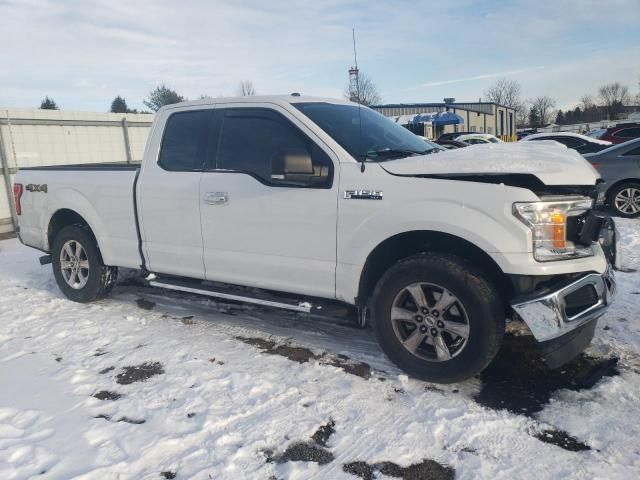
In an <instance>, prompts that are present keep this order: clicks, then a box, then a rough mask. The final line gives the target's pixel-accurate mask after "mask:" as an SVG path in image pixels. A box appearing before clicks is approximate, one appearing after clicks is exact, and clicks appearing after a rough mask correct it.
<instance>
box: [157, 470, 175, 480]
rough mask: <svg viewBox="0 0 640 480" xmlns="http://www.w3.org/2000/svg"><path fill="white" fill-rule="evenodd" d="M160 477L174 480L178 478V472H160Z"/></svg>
mask: <svg viewBox="0 0 640 480" xmlns="http://www.w3.org/2000/svg"><path fill="white" fill-rule="evenodd" d="M160 475H162V476H163V477H164V478H166V479H167V480H172V479H174V478H176V472H171V471H168V470H167V471H165V472H160Z"/></svg>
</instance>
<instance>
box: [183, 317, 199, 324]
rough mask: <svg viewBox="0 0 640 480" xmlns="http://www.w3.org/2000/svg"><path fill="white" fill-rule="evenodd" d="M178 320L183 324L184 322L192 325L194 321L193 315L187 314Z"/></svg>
mask: <svg viewBox="0 0 640 480" xmlns="http://www.w3.org/2000/svg"><path fill="white" fill-rule="evenodd" d="M180 321H181V322H182V323H183V324H185V325H193V324H194V323H196V322H195V321H194V320H193V315H188V316H186V317H182V318H181V319H180Z"/></svg>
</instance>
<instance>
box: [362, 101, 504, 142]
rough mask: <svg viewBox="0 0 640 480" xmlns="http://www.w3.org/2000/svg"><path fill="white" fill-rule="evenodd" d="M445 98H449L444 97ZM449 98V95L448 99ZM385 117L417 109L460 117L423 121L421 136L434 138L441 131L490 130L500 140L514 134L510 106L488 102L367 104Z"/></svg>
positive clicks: (396, 115) (418, 110)
mask: <svg viewBox="0 0 640 480" xmlns="http://www.w3.org/2000/svg"><path fill="white" fill-rule="evenodd" d="M446 100H449V99H446ZM451 100H453V99H451ZM371 108H373V109H374V110H376V111H378V112H380V113H381V114H383V115H385V116H387V117H398V116H402V115H416V114H421V113H437V112H451V113H454V114H456V115H458V116H459V117H460V119H461V120H460V123H458V124H448V125H433V126H430V125H427V124H425V133H424V136H426V137H429V138H434V139H435V138H437V137H438V136H439V135H441V134H443V133H453V132H478V133H490V134H492V135H495V136H496V137H500V138H502V139H503V140H511V139H512V138H513V137H514V136H515V135H516V112H515V110H514V109H513V108H509V107H505V106H503V105H498V104H496V103H490V102H455V101H451V102H443V103H397V104H388V105H376V106H373V107H371Z"/></svg>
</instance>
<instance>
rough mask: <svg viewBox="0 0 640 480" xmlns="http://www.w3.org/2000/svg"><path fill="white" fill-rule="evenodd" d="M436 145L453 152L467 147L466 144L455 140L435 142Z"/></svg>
mask: <svg viewBox="0 0 640 480" xmlns="http://www.w3.org/2000/svg"><path fill="white" fill-rule="evenodd" d="M436 143H437V144H438V145H440V146H441V147H444V148H446V149H447V150H455V149H456V148H464V147H468V146H469V144H468V143H464V142H458V141H457V140H436Z"/></svg>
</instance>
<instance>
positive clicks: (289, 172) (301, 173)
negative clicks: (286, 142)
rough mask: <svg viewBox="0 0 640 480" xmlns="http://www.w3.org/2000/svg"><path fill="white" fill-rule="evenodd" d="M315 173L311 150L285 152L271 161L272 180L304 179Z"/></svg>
mask: <svg viewBox="0 0 640 480" xmlns="http://www.w3.org/2000/svg"><path fill="white" fill-rule="evenodd" d="M313 175H314V171H313V161H312V159H311V155H310V154H309V152H303V151H298V152H283V153H282V154H281V155H277V156H276V157H275V158H274V159H273V161H272V162H271V179H272V180H281V181H282V180H284V181H294V182H295V181H304V180H306V179H308V178H309V177H311V176H313Z"/></svg>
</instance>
